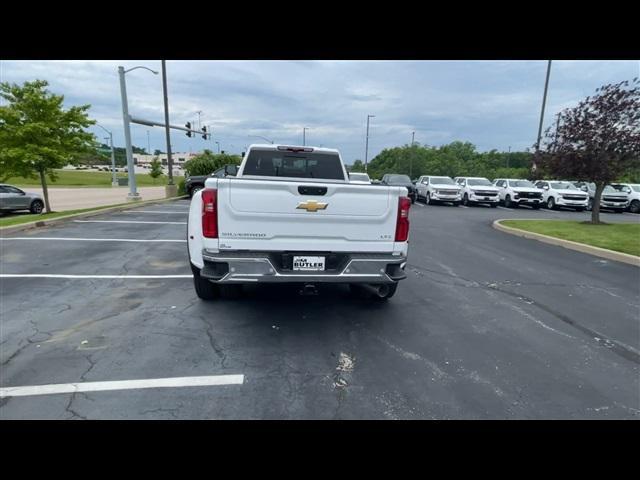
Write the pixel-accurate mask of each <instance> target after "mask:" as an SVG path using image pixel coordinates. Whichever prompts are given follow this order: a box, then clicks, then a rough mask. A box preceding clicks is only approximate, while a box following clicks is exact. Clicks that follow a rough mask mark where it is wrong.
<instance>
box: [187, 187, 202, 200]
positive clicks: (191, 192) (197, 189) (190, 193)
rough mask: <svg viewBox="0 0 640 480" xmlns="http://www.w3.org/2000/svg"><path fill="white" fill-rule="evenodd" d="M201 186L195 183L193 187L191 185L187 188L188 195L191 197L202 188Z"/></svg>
mask: <svg viewBox="0 0 640 480" xmlns="http://www.w3.org/2000/svg"><path fill="white" fill-rule="evenodd" d="M202 188H203V187H201V186H199V185H196V186H195V187H192V188H191V190H189V197H190V198H193V196H194V195H195V194H196V193H198V192H199V191H200V190H202Z"/></svg>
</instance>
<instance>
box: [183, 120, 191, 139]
mask: <svg viewBox="0 0 640 480" xmlns="http://www.w3.org/2000/svg"><path fill="white" fill-rule="evenodd" d="M184 126H185V127H187V128H188V129H189V131H188V132H187V133H186V135H187V137H190V136H191V122H187V123H185V124H184Z"/></svg>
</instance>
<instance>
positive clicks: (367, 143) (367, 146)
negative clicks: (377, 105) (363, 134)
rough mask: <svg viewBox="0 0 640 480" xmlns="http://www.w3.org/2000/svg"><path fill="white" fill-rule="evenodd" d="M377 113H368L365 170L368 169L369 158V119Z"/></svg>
mask: <svg viewBox="0 0 640 480" xmlns="http://www.w3.org/2000/svg"><path fill="white" fill-rule="evenodd" d="M373 117H375V115H367V139H366V143H365V147H364V171H365V172H366V171H367V159H368V158H369V119H370V118H373Z"/></svg>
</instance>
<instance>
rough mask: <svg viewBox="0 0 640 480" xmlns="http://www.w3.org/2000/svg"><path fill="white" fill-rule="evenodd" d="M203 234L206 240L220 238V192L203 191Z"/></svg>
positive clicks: (210, 189) (213, 190) (212, 189)
mask: <svg viewBox="0 0 640 480" xmlns="http://www.w3.org/2000/svg"><path fill="white" fill-rule="evenodd" d="M202 234H203V235H204V236H205V237H206V238H218V190H216V189H215V188H206V189H204V190H202Z"/></svg>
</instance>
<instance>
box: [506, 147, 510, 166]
mask: <svg viewBox="0 0 640 480" xmlns="http://www.w3.org/2000/svg"><path fill="white" fill-rule="evenodd" d="M510 157H511V145H509V154H508V155H507V168H509V158H510Z"/></svg>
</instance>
